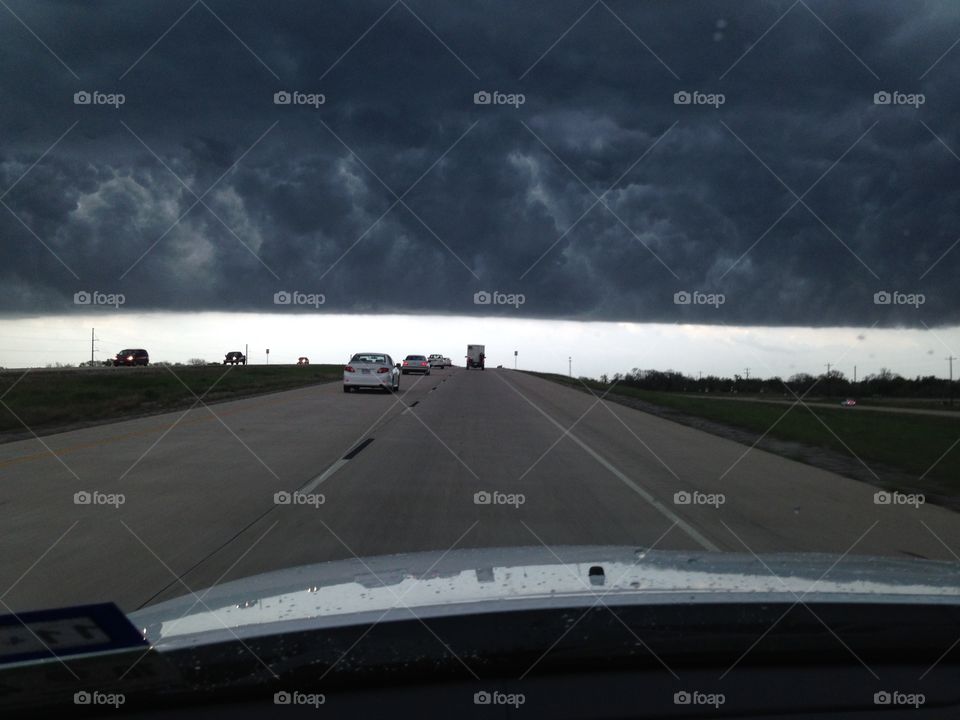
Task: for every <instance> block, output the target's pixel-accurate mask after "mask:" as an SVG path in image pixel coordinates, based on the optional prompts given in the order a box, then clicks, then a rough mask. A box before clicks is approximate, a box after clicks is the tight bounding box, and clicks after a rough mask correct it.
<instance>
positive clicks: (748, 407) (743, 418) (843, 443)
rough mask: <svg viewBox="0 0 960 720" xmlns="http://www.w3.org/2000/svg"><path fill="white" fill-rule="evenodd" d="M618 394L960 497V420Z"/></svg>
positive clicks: (621, 389) (620, 390)
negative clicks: (883, 469) (896, 473)
mask: <svg viewBox="0 0 960 720" xmlns="http://www.w3.org/2000/svg"><path fill="white" fill-rule="evenodd" d="M531 374H533V375H538V376H539V377H543V378H546V379H548V380H553V381H555V382H558V383H562V384H564V385H570V386H571V387H577V388H579V389H581V390H582V389H583V385H582V384H581V383H580V381H579V380H576V379H571V378H569V377H567V376H564V375H555V374H550V373H531ZM587 384H588V385H589V386H590V388H591V389H592V390H594V391H595V392H597V393H598V394H601V393H602V392H603V391H604V390H606V389H607V386H606V385H603V384H601V383H599V382H587ZM618 396H619V397H620V398H623V397H631V398H637V399H638V400H642V401H645V402H648V403H651V404H653V405H657V406H660V407H665V408H672V409H674V410H677V411H679V412H682V413H685V414H687V415H691V416H696V417H701V418H706V419H708V420H712V421H715V422H718V423H722V424H725V425H729V426H734V427H738V428H742V429H745V430H748V431H750V432H751V433H752V434H754V436H755V437H759V436H760V435H762V434H763V433H768V434H767V436H768V437H771V438H776V439H779V440H786V441H792V442H798V443H803V444H805V445H809V446H813V447H821V448H829V449H830V450H833V451H836V452H838V453H841V454H845V455H847V456H850V451H851V450H852V451H853V452H854V453H855V454H856V456H857V457H859V458H860V459H862V460H863V462H864V463H866V465H867V466H869V465H870V463H871V462H876V463H882V464H884V465H886V466H889V467H891V468H896V469H898V470H900V471H902V472H903V473H906V474H908V475H910V476H911V478H912V479H911V484H912V486H913V487H914V488H919V489H921V490H922V491H925V492H929V493H931V494H938V495H943V496H946V497H954V498H956V497H957V496H960V444H957V445H955V446H954V443H955V442H956V441H957V440H958V438H960V418H953V417H943V416H935V415H915V414H906V413H903V414H901V413H896V412H889V413H888V412H868V411H856V410H847V409H845V408H841V407H836V408H833V407H830V408H824V407H817V408H811V409H807V408H804V407H801V406H796V407H794V408H793V409H791V410H788V405H784V406H779V405H774V404H770V403H768V402H750V401H743V400H723V399H716V398H704V397H698V396H697V395H696V394H693V393H663V392H651V391H647V390H639V389H636V388H631V387H626V386H618V387H615V388H614V389H613V391H612V392H611V393H610V394H609V395H608V398H609V399H610V400H613V401H616V400H617V399H618ZM784 413H786V414H784ZM781 416H783V417H782V419H780V418H781ZM778 419H779V422H778ZM771 428H772V429H771ZM768 431H769V432H768ZM951 447H952V450H951ZM847 448H849V450H848V449H847ZM948 451H949V452H948ZM944 453H946V455H944ZM941 456H942V457H941ZM858 464H859V463H858ZM931 468H932V469H931Z"/></svg>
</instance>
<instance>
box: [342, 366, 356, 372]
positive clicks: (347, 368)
mask: <svg viewBox="0 0 960 720" xmlns="http://www.w3.org/2000/svg"><path fill="white" fill-rule="evenodd" d="M343 371H344V372H356V370H354V369H353V368H352V367H350V366H349V365H347V366H346V367H345V368H344V369H343Z"/></svg>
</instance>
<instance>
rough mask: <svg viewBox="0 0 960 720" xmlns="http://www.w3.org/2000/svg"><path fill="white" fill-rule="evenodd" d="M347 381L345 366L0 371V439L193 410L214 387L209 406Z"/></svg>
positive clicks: (206, 397)
mask: <svg viewBox="0 0 960 720" xmlns="http://www.w3.org/2000/svg"><path fill="white" fill-rule="evenodd" d="M342 374H343V366H342V365H308V366H306V367H297V366H296V365H248V366H243V365H239V366H228V367H224V366H220V365H215V366H214V365H205V366H200V367H192V366H184V367H173V368H169V369H168V368H163V367H120V368H89V369H87V368H85V369H64V370H58V369H38V370H35V371H30V372H28V373H27V374H26V375H24V374H23V372H22V371H21V372H18V371H5V372H0V397H2V398H3V403H5V404H6V405H7V406H9V410H8V409H7V408H5V407H3V405H0V433H7V434H11V433H19V432H23V431H25V428H24V427H23V423H26V424H27V425H28V426H29V427H30V428H31V429H33V430H34V431H37V432H41V431H44V430H49V429H51V428H57V427H69V426H72V425H77V424H87V423H90V422H96V421H106V420H111V419H116V418H122V417H125V416H129V415H140V414H149V413H155V412H162V411H165V410H174V409H177V408H182V407H189V406H190V405H191V404H192V403H193V402H194V401H195V399H196V398H194V396H193V395H192V394H191V392H190V391H193V392H194V393H196V394H197V396H203V394H204V393H205V392H207V390H209V389H210V387H211V386H214V387H213V389H212V390H210V391H209V392H208V393H207V395H206V396H204V402H214V401H218V400H225V399H230V398H234V397H245V396H248V395H257V394H261V393H268V392H276V391H278V390H288V389H290V388H296V387H302V386H304V385H314V384H317V383H325V382H331V381H333V380H337V379H339V378H341V377H342V376H343V375H342ZM221 376H222V377H221ZM18 378H19V382H18ZM218 379H219V382H218ZM214 383H216V384H215V385H214ZM11 388H12V389H11ZM188 388H189V389H188ZM11 410H12V411H13V413H16V416H19V418H20V419H21V420H23V423H21V422H20V420H18V419H17V417H15V416H14V414H13V413H11V412H10V411H11Z"/></svg>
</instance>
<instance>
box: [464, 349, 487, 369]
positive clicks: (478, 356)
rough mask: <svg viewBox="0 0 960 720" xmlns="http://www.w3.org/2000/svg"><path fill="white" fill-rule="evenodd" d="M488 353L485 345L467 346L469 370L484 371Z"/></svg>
mask: <svg viewBox="0 0 960 720" xmlns="http://www.w3.org/2000/svg"><path fill="white" fill-rule="evenodd" d="M486 352H487V350H486V347H485V346H483V345H467V370H469V369H470V368H480V369H481V370H483V362H484V359H485V358H486Z"/></svg>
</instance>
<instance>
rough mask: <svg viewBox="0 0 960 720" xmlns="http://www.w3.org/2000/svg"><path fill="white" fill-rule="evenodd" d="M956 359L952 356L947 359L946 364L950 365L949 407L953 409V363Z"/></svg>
mask: <svg viewBox="0 0 960 720" xmlns="http://www.w3.org/2000/svg"><path fill="white" fill-rule="evenodd" d="M956 359H957V358H955V357H954V356H953V355H951V356H950V357H948V358H947V362H949V363H950V385H949V388H950V407H953V361H954V360H956Z"/></svg>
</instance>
